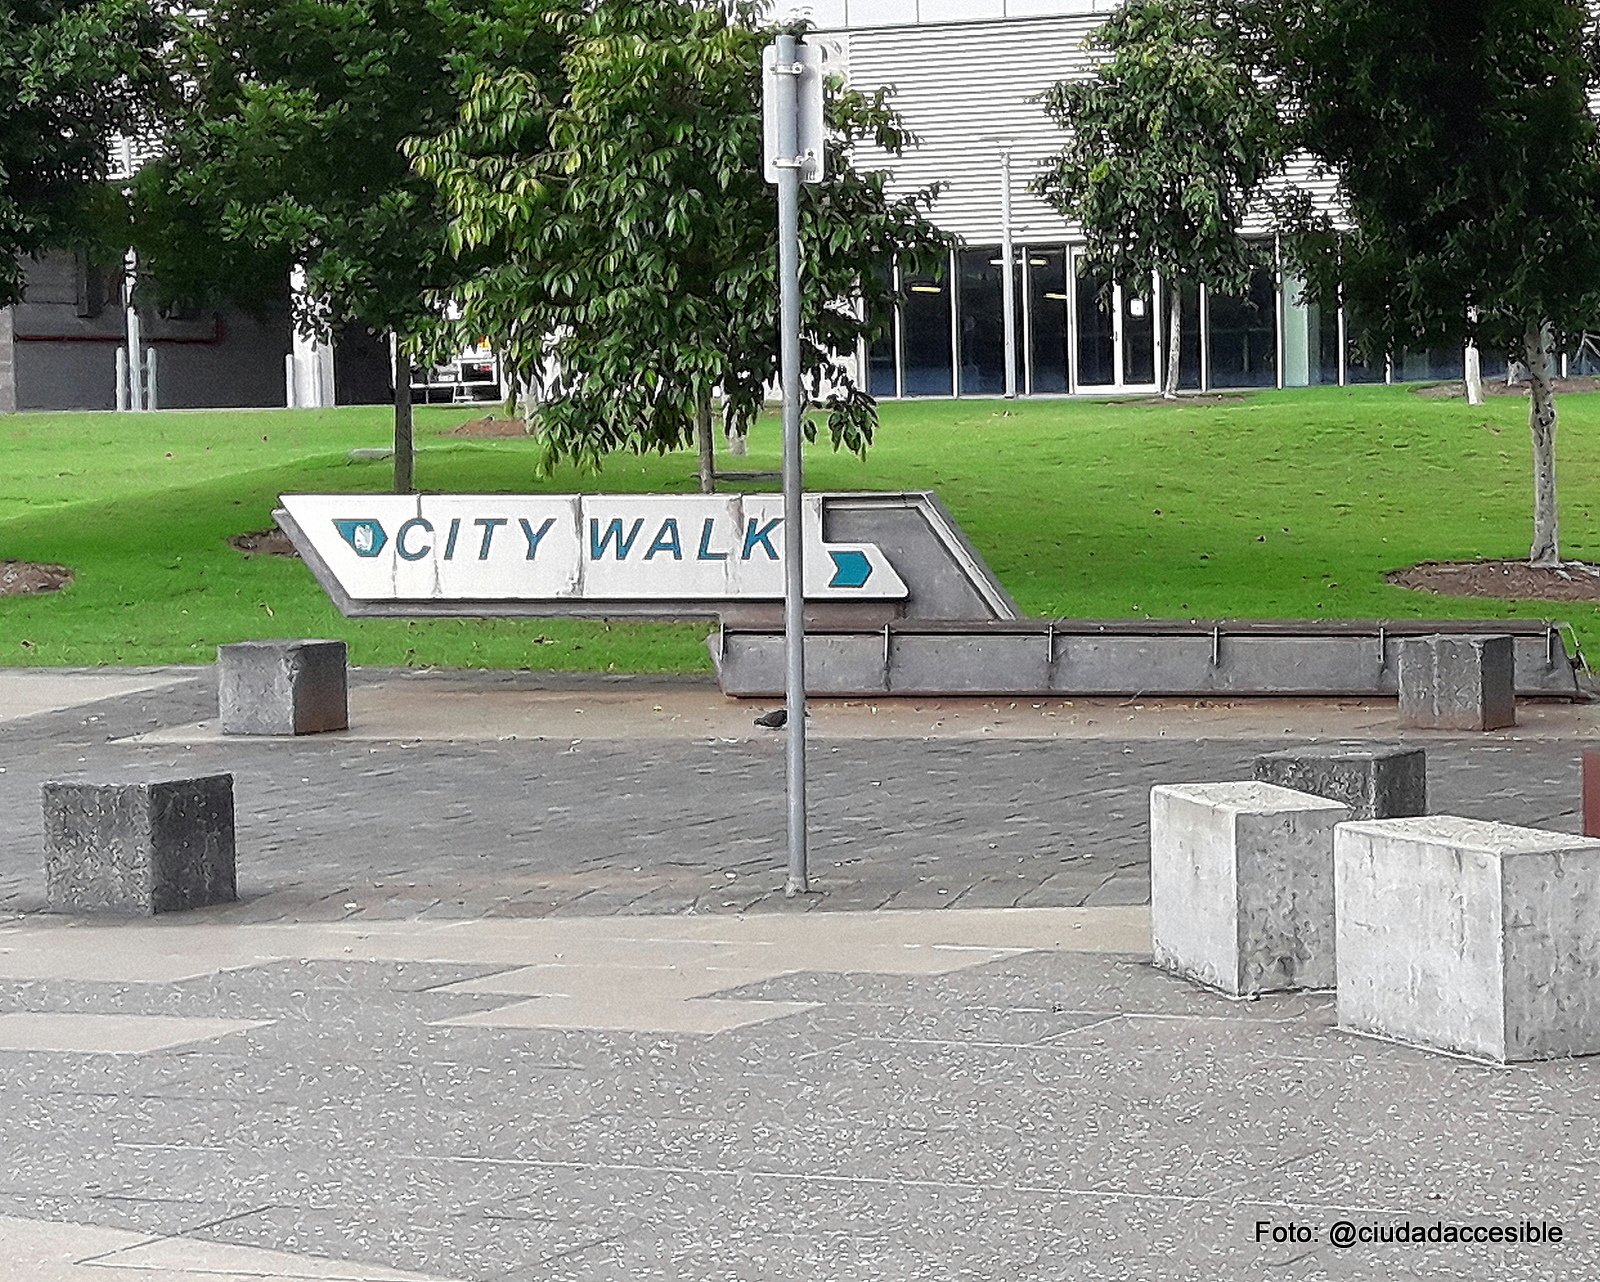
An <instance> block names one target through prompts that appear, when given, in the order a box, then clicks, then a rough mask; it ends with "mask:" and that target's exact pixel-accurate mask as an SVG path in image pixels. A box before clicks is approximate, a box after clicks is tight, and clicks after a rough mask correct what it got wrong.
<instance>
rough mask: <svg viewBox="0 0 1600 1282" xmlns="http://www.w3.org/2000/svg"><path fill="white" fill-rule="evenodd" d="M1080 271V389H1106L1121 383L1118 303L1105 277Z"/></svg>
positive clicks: (1079, 267)
mask: <svg viewBox="0 0 1600 1282" xmlns="http://www.w3.org/2000/svg"><path fill="white" fill-rule="evenodd" d="M1077 267H1078V271H1077V282H1076V283H1077V296H1078V299H1077V321H1078V386H1079V387H1106V386H1109V385H1110V384H1112V383H1115V382H1116V381H1117V365H1116V350H1115V344H1114V342H1113V337H1112V336H1113V333H1114V332H1115V321H1116V317H1115V314H1114V313H1113V311H1112V308H1113V306H1114V300H1113V299H1112V296H1111V289H1110V284H1109V282H1108V281H1107V280H1106V278H1105V277H1104V276H1102V275H1100V274H1099V273H1097V272H1091V271H1089V270H1088V268H1087V267H1086V266H1085V265H1084V263H1083V262H1082V261H1081V260H1080V261H1079V262H1078V265H1077Z"/></svg>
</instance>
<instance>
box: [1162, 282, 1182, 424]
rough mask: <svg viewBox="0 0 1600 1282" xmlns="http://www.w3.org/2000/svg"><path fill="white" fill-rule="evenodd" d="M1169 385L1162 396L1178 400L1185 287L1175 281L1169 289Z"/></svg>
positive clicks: (1163, 389)
mask: <svg viewBox="0 0 1600 1282" xmlns="http://www.w3.org/2000/svg"><path fill="white" fill-rule="evenodd" d="M1167 294H1168V298H1169V301H1168V303H1167V384H1166V386H1165V387H1164V388H1162V389H1161V395H1162V396H1163V397H1165V398H1166V399H1167V400H1169V401H1175V400H1177V399H1178V357H1179V355H1180V350H1179V343H1180V342H1181V341H1182V338H1183V286H1182V283H1181V282H1179V281H1176V280H1174V281H1173V282H1172V284H1170V285H1169V286H1168V287H1167Z"/></svg>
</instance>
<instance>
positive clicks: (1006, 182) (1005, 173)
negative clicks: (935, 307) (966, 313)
mask: <svg viewBox="0 0 1600 1282" xmlns="http://www.w3.org/2000/svg"><path fill="white" fill-rule="evenodd" d="M1016 257H1017V255H1016V250H1015V248H1014V246H1013V244H1012V240H1011V148H1010V147H1009V146H1004V145H1002V146H1001V148H1000V259H1001V262H1002V263H1003V264H1004V266H1002V267H1001V269H1000V270H1001V273H1002V275H1001V277H1000V306H1001V308H1002V310H1003V312H1004V319H1003V321H1002V322H1001V332H1002V333H1003V334H1004V335H1005V349H1006V377H1005V389H1006V399H1007V400H1012V399H1015V397H1016V395H1017V292H1016V291H1017V283H1016V281H1015V280H1014V279H1013V277H1012V273H1013V272H1015V271H1016V267H1017V262H1016Z"/></svg>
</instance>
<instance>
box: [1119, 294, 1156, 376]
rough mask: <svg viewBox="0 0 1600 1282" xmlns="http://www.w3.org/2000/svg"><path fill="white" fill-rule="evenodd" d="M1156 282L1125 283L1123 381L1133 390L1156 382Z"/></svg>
mask: <svg viewBox="0 0 1600 1282" xmlns="http://www.w3.org/2000/svg"><path fill="white" fill-rule="evenodd" d="M1154 286H1155V282H1154V280H1143V281H1123V282H1122V289H1121V290H1120V291H1119V294H1120V297H1121V304H1122V381H1123V382H1124V383H1125V384H1127V385H1128V386H1130V387H1139V386H1145V385H1152V384H1154V383H1155V381H1156V312H1157V308H1156V291H1155V288H1154Z"/></svg>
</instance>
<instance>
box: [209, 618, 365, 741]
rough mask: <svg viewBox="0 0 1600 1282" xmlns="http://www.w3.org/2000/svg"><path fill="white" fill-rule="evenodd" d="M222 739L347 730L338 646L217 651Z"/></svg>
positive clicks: (248, 646)
mask: <svg viewBox="0 0 1600 1282" xmlns="http://www.w3.org/2000/svg"><path fill="white" fill-rule="evenodd" d="M217 706H218V713H219V715H220V717H221V721H222V733H223V734H237V735H297V734H321V733H323V732H325V731H328V730H346V729H348V728H349V726H350V692H349V656H348V652H347V650H346V648H345V643H344V642H343V641H241V642H239V643H238V644H236V645H223V646H218V647H217Z"/></svg>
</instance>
